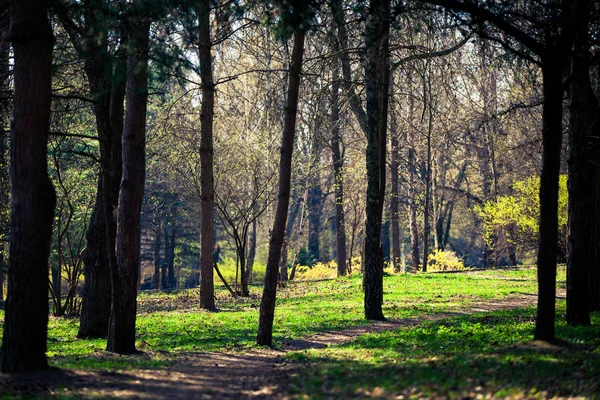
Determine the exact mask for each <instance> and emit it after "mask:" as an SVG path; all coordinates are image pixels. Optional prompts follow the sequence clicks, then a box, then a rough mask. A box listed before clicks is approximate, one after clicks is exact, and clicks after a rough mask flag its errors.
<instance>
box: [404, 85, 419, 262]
mask: <svg viewBox="0 0 600 400" xmlns="http://www.w3.org/2000/svg"><path fill="white" fill-rule="evenodd" d="M414 110H415V104H414V99H413V97H412V96H411V97H410V99H409V104H408V121H409V126H408V131H407V132H406V142H407V144H408V154H407V164H408V225H409V230H410V254H411V258H412V264H413V268H415V270H416V269H418V268H419V264H420V263H421V261H420V257H421V256H420V255H419V228H418V226H417V202H416V192H417V187H416V185H417V179H416V176H415V175H416V171H417V168H416V160H415V158H416V157H415V147H414V135H413V129H412V121H413V117H414Z"/></svg>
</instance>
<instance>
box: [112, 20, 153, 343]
mask: <svg viewBox="0 0 600 400" xmlns="http://www.w3.org/2000/svg"><path fill="white" fill-rule="evenodd" d="M131 22H132V23H131V31H130V37H129V44H130V46H128V47H129V48H130V49H131V51H132V53H130V54H129V55H128V60H127V75H128V77H127V109H126V111H125V126H124V129H123V142H122V146H123V177H122V179H121V190H120V191H119V208H118V217H117V237H116V239H117V240H116V261H117V263H116V268H113V269H112V270H111V282H112V305H111V314H110V322H109V330H108V341H107V345H106V350H107V351H110V352H113V353H121V354H125V353H133V352H135V322H136V321H135V319H136V307H137V304H136V297H137V285H138V280H139V278H138V277H139V256H140V212H141V206H142V197H143V195H144V183H145V177H146V171H145V144H146V143H145V142H146V108H147V103H148V51H149V42H150V40H149V31H150V21H149V20H148V19H147V18H145V17H134V18H132V21H131Z"/></svg>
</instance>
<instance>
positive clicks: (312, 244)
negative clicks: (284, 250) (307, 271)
mask: <svg viewBox="0 0 600 400" xmlns="http://www.w3.org/2000/svg"><path fill="white" fill-rule="evenodd" d="M314 146H315V147H316V146H317V145H316V144H315V145H314ZM319 153H320V150H318V149H315V150H313V157H314V163H315V164H314V168H313V169H312V173H313V176H312V178H311V180H310V181H311V183H310V187H309V188H308V205H307V206H308V253H309V254H310V257H311V259H312V262H313V263H315V262H317V261H321V249H320V243H319V239H320V236H321V213H322V209H323V208H322V202H323V191H322V190H321V182H320V180H321V177H320V174H319V165H318V164H319Z"/></svg>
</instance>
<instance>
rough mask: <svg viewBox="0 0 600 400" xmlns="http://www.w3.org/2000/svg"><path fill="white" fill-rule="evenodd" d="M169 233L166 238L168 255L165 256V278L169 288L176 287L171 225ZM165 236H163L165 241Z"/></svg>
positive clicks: (173, 238) (173, 232)
mask: <svg viewBox="0 0 600 400" xmlns="http://www.w3.org/2000/svg"><path fill="white" fill-rule="evenodd" d="M170 230H171V234H170V235H169V239H168V246H169V253H168V254H169V255H168V257H167V278H168V282H169V289H176V288H177V279H176V278H175V228H174V227H171V229H170ZM166 241H167V237H166V236H165V242H166Z"/></svg>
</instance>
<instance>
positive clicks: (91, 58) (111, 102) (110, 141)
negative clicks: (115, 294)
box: [57, 0, 127, 338]
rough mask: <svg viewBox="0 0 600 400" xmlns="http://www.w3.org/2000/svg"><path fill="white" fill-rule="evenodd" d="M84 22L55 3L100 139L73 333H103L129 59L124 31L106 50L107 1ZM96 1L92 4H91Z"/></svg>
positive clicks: (85, 15)
mask: <svg viewBox="0 0 600 400" xmlns="http://www.w3.org/2000/svg"><path fill="white" fill-rule="evenodd" d="M85 5H86V7H84V8H83V25H81V26H78V25H77V24H76V23H75V21H76V20H77V18H76V17H74V16H72V15H70V10H68V9H66V8H63V7H58V8H57V15H58V18H59V20H60V21H61V23H62V26H63V27H64V29H65V30H66V31H67V33H68V35H69V37H70V39H71V43H72V44H73V46H74V47H75V49H76V50H77V52H78V54H79V55H80V57H81V58H82V59H83V61H84V72H85V75H86V77H87V81H88V86H89V90H90V94H91V97H92V100H93V102H94V103H93V112H94V116H95V118H96V129H97V131H98V138H99V140H100V175H99V177H98V186H97V187H98V189H97V192H96V200H95V204H94V209H93V212H92V217H91V220H90V225H89V228H88V232H87V235H86V240H87V246H86V249H85V252H84V255H83V262H84V285H83V300H82V305H81V317H80V323H79V331H78V333H77V336H78V337H80V338H86V337H96V338H100V337H106V335H107V334H108V323H109V319H110V306H111V290H112V289H111V278H110V270H111V265H112V266H113V267H114V265H116V254H115V240H116V230H117V224H116V220H115V217H114V214H115V213H114V211H115V210H116V209H117V207H118V199H119V188H120V185H121V175H122V169H123V166H122V156H121V152H122V150H121V137H122V134H123V118H124V111H125V109H124V106H123V102H124V100H125V90H126V75H127V60H126V57H125V56H124V53H125V49H124V48H125V43H124V42H125V38H124V36H125V34H124V33H123V32H122V31H121V32H117V37H118V40H119V41H120V44H119V46H118V48H117V50H116V52H115V53H114V54H111V52H110V51H109V46H108V41H109V33H110V32H109V29H110V24H109V23H108V18H109V16H108V11H109V9H108V4H107V3H106V2H102V1H100V2H98V3H96V2H92V1H90V0H88V1H86V3H85ZM93 6H94V7H93Z"/></svg>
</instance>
